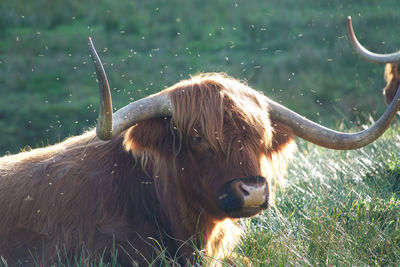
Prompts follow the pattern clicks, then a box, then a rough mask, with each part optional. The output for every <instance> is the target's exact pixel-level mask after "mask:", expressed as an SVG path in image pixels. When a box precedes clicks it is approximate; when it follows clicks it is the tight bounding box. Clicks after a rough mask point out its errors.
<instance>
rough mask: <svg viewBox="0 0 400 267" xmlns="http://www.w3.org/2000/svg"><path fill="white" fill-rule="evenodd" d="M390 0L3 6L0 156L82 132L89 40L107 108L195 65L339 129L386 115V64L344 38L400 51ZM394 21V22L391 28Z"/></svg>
mask: <svg viewBox="0 0 400 267" xmlns="http://www.w3.org/2000/svg"><path fill="white" fill-rule="evenodd" d="M399 10H400V2H399V1H398V0H387V1H378V0H367V1H349V0H347V1H345V0H337V1H322V0H321V1H306V0H297V1H294V0H291V1H289V0H279V1H276V0H271V1H263V0H247V1H245V0H213V1H204V0H202V1H200V0H193V1H184V0H169V1H161V0H146V1H143V0H137V1H126V0H104V1H95V0H88V1H79V0H70V1H60V0H37V1H11V0H3V1H1V2H0V84H1V86H0V95H1V97H0V128H1V132H2V138H1V139H0V155H3V154H6V153H15V152H18V151H20V149H21V148H23V147H24V146H26V145H28V146H31V147H37V146H43V145H46V144H49V143H50V144H52V143H54V142H57V141H60V140H63V139H64V138H66V137H68V136H70V135H76V134H79V133H81V132H82V131H84V130H85V129H89V128H90V127H92V126H93V125H94V123H95V120H96V117H97V110H96V109H97V105H98V96H97V84H96V81H95V76H94V69H93V66H92V63H91V61H90V58H89V56H88V48H87V38H88V36H92V38H93V41H94V43H95V45H96V47H97V49H98V51H99V52H100V53H99V54H100V56H101V58H102V60H103V63H104V64H105V69H106V72H107V74H108V77H109V81H110V84H111V87H112V88H113V100H114V107H115V108H119V107H121V106H123V105H125V104H127V103H128V102H129V101H133V100H136V99H139V98H142V97H144V96H146V95H148V94H150V93H154V92H157V91H159V90H161V89H163V88H165V87H166V86H170V85H173V84H174V83H176V82H177V81H179V80H180V79H185V78H188V77H189V75H190V74H195V73H198V72H210V71H223V72H227V73H228V74H229V75H232V76H234V77H236V78H238V79H242V80H247V81H248V82H249V84H250V85H251V86H252V87H254V88H256V89H258V90H262V91H264V92H265V94H266V95H268V96H269V97H271V98H272V99H274V100H277V101H279V102H281V103H283V104H284V105H286V106H288V107H289V108H291V109H293V110H295V111H297V112H298V113H300V114H302V115H305V116H307V117H308V118H310V119H312V120H315V121H318V122H320V123H322V124H324V125H326V126H329V127H332V128H336V129H338V128H339V129H348V128H352V127H355V125H360V124H362V123H366V122H368V119H369V116H372V117H373V118H377V117H378V116H379V115H380V114H381V113H382V112H383V110H384V108H385V104H384V101H383V98H382V96H381V89H382V88H383V86H384V80H383V66H380V65H373V64H370V63H367V62H364V61H363V60H361V59H359V58H358V57H357V56H356V55H355V54H354V52H353V51H352V49H351V47H350V45H349V42H348V37H347V26H346V18H347V16H349V15H351V16H352V18H353V23H354V27H355V31H356V33H357V35H358V36H359V39H360V41H361V42H362V43H363V44H364V45H365V46H366V47H367V48H369V49H370V50H373V51H376V52H381V53H384V52H393V51H397V50H398V48H399V46H400V36H398V34H397V25H398V24H399V19H400V13H399ZM395 25H396V26H395Z"/></svg>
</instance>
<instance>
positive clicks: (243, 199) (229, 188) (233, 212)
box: [218, 176, 269, 218]
mask: <svg viewBox="0 0 400 267" xmlns="http://www.w3.org/2000/svg"><path fill="white" fill-rule="evenodd" d="M268 200H269V188H268V183H267V180H266V179H265V178H264V177H261V176H250V177H246V178H238V179H234V180H232V181H229V182H227V183H225V184H224V185H223V186H222V188H221V190H220V192H219V194H218V207H219V208H220V209H221V210H222V211H224V212H226V213H227V214H228V216H229V217H233V218H243V217H251V216H254V215H256V214H257V213H259V212H260V211H262V210H265V209H267V208H268Z"/></svg>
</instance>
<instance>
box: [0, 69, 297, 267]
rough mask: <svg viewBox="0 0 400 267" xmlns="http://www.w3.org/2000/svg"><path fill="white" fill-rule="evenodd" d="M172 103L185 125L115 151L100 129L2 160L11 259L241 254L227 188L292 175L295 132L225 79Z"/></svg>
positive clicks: (171, 124) (146, 127) (161, 121)
mask: <svg viewBox="0 0 400 267" xmlns="http://www.w3.org/2000/svg"><path fill="white" fill-rule="evenodd" d="M164 93H167V94H169V95H170V98H171V100H172V104H173V114H174V116H173V118H169V117H166V118H154V119H149V120H146V121H142V122H139V123H138V124H136V125H135V126H133V127H131V128H130V129H128V130H127V131H126V132H124V133H122V134H121V135H120V136H118V137H116V138H115V139H113V140H111V141H107V142H103V141H101V140H99V139H98V138H97V137H95V134H94V131H91V132H88V133H86V134H83V135H81V136H77V137H73V138H69V139H67V140H66V141H64V142H62V143H60V144H57V145H55V146H50V147H48V148H41V149H35V150H32V151H29V152H23V153H20V154H17V155H14V156H6V157H3V158H0V214H2V215H5V216H1V218H0V254H1V255H3V257H4V258H5V259H6V260H7V261H8V262H9V263H10V264H13V263H15V262H16V261H17V260H18V259H20V260H22V261H28V262H32V255H37V257H36V258H35V257H34V258H35V259H36V261H38V262H41V261H42V260H44V262H45V263H51V262H54V261H57V259H58V258H59V257H61V258H62V259H64V258H69V259H70V260H71V259H72V258H73V257H74V256H76V257H79V255H81V252H82V251H84V252H85V255H87V256H88V257H89V258H97V259H98V258H99V255H104V259H105V260H110V257H111V256H110V254H111V253H112V251H113V248H116V249H118V260H119V261H120V262H121V263H122V264H126V265H130V264H132V263H139V264H148V263H149V262H152V259H155V258H156V257H157V253H159V251H160V250H161V249H162V247H165V248H166V255H167V256H168V257H170V258H171V259H173V260H176V261H178V262H180V263H182V264H185V263H187V261H191V260H193V257H195V256H194V255H193V252H194V251H197V252H198V253H197V254H204V255H205V258H206V259H208V260H209V261H210V262H211V263H212V264H213V265H214V264H217V263H218V262H219V261H220V260H221V259H222V258H224V257H229V256H230V255H231V252H232V249H233V247H234V246H235V244H236V242H237V240H238V239H239V237H240V235H241V230H240V229H239V228H238V227H237V226H236V224H235V220H234V219H230V218H229V217H228V216H227V214H225V213H224V212H222V211H221V210H219V209H218V207H217V205H216V202H215V199H216V194H217V192H216V190H217V189H218V188H220V187H221V185H222V184H224V183H226V182H228V181H230V180H232V179H236V178H241V177H248V176H252V175H262V176H264V177H267V178H268V179H269V180H273V179H274V178H277V177H280V176H281V175H282V174H283V173H284V170H285V168H286V163H287V160H288V158H289V157H290V155H291V154H292V152H293V151H294V149H295V145H294V143H293V139H292V138H291V134H290V131H289V129H288V128H286V127H285V126H284V125H281V124H279V123H276V122H274V121H270V119H269V116H268V107H267V106H265V103H264V102H263V100H262V96H261V94H259V93H258V92H256V91H255V90H253V89H251V88H249V87H248V86H247V85H245V84H244V83H240V82H239V81H237V80H234V79H232V78H230V77H228V76H226V75H224V74H202V75H198V76H195V77H193V78H191V79H189V80H186V81H182V82H180V83H178V84H176V85H174V86H172V87H171V88H168V89H166V90H165V91H164ZM193 137H202V139H200V140H201V141H198V139H194V138H193ZM270 182H271V181H270ZM57 251H59V254H60V255H61V256H57ZM42 255H44V256H42ZM210 262H209V263H210Z"/></svg>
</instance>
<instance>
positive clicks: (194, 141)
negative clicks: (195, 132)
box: [190, 136, 203, 145]
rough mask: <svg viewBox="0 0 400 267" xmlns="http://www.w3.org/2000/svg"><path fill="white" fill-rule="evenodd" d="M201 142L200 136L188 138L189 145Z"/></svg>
mask: <svg viewBox="0 0 400 267" xmlns="http://www.w3.org/2000/svg"><path fill="white" fill-rule="evenodd" d="M202 142H203V138H202V137H201V136H192V137H190V143H191V144H192V145H198V144H201V143H202Z"/></svg>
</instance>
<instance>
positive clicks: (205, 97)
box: [167, 73, 272, 150]
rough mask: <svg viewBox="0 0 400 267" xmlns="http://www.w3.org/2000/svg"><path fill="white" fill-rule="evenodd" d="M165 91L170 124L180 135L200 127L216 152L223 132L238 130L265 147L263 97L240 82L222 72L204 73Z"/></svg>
mask: <svg viewBox="0 0 400 267" xmlns="http://www.w3.org/2000/svg"><path fill="white" fill-rule="evenodd" d="M167 90H168V91H169V94H170V97H171V101H172V106H173V114H174V115H173V121H174V123H175V124H176V126H177V128H178V130H179V131H180V134H181V135H182V136H188V135H190V134H191V133H193V129H194V128H198V127H200V129H201V131H202V133H203V135H204V136H205V137H206V139H207V140H208V141H209V142H210V144H211V146H212V147H213V149H215V150H220V149H221V148H222V147H223V146H224V144H223V142H224V140H223V136H224V133H225V132H227V131H231V132H232V131H238V130H240V131H242V132H246V133H247V135H248V136H252V137H254V138H255V139H257V140H255V141H256V142H259V141H260V140H261V141H262V143H263V144H264V145H266V146H269V144H270V142H271V139H272V131H271V127H270V121H269V117H268V107H267V106H266V104H265V101H264V96H262V95H261V94H260V93H259V92H257V91H256V90H254V89H252V88H250V87H249V86H248V85H247V84H245V83H244V82H240V81H238V80H236V79H234V78H231V77H229V76H228V75H226V74H223V73H222V74H221V73H206V74H199V75H196V76H193V77H191V78H190V79H188V80H184V81H181V82H179V83H177V84H176V85H174V86H172V87H171V88H169V89H167ZM228 128H229V129H228Z"/></svg>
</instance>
